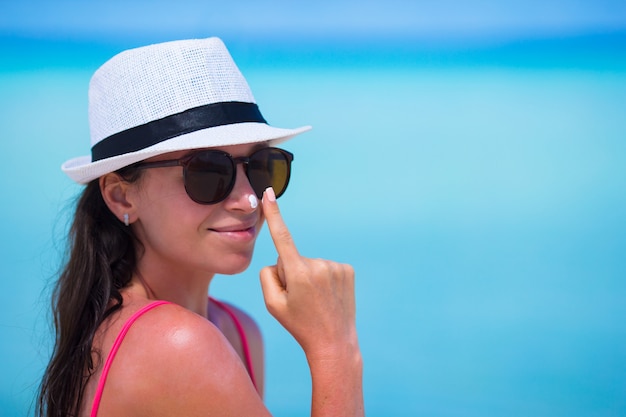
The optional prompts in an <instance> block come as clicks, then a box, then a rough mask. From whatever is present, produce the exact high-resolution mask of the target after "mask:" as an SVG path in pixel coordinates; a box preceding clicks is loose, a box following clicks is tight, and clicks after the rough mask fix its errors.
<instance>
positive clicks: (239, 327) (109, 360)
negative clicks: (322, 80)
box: [91, 297, 258, 417]
mask: <svg viewBox="0 0 626 417" xmlns="http://www.w3.org/2000/svg"><path fill="white" fill-rule="evenodd" d="M209 300H210V301H211V302H212V303H214V304H215V305H216V306H218V307H219V308H220V309H222V310H223V311H224V312H226V314H228V316H229V317H230V319H231V320H232V321H233V323H234V324H235V328H236V329H237V333H239V338H240V339H241V346H242V348H243V355H244V359H245V365H246V368H247V369H248V374H249V375H250V379H251V380H252V384H253V385H254V386H255V388H258V387H257V385H256V379H255V377H254V368H253V367H252V355H251V354H250V347H249V345H248V338H247V337H246V332H245V331H244V328H243V325H242V324H241V322H240V321H239V319H238V318H237V315H236V314H235V313H234V312H233V311H232V309H231V308H229V307H228V306H227V305H226V304H224V303H222V302H220V301H217V300H216V299H214V298H211V297H209ZM163 304H172V303H170V302H169V301H155V302H153V303H150V304H148V305H146V306H144V307H142V308H140V309H139V310H137V311H136V312H135V313H134V314H133V315H132V316H130V318H129V319H128V320H126V323H124V326H123V327H122V330H121V331H120V333H119V334H118V335H117V337H116V338H115V342H113V346H112V347H111V351H110V352H109V355H108V356H107V360H106V362H105V363H104V368H102V374H101V375H100V380H99V381H98V387H97V388H96V394H95V396H94V399H93V406H92V408H91V417H96V416H97V414H98V408H99V407H100V400H101V399H102V392H103V391H104V384H105V382H106V379H107V376H108V375H109V370H110V368H111V365H112V364H113V359H115V355H116V354H117V351H118V350H119V348H120V345H121V344H122V341H123V340H124V337H125V336H126V333H128V331H129V330H130V328H131V326H132V325H133V323H135V321H137V319H138V318H139V317H141V316H142V315H144V314H145V313H147V312H148V311H150V310H152V309H153V308H155V307H158V306H160V305H163Z"/></svg>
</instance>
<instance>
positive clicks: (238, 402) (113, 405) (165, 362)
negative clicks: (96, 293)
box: [102, 304, 267, 416]
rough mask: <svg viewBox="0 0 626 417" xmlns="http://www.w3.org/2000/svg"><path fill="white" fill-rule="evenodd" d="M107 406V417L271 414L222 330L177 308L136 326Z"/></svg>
mask: <svg viewBox="0 0 626 417" xmlns="http://www.w3.org/2000/svg"><path fill="white" fill-rule="evenodd" d="M102 406H106V411H107V412H105V413H103V414H102V415H135V414H136V415H186V416H195V415H206V414H207V413H208V412H209V411H211V412H215V415H267V410H265V408H264V406H263V404H262V401H261V399H260V398H259V396H258V395H257V394H256V391H255V389H254V386H252V384H251V383H250V379H249V377H248V375H247V372H246V370H245V368H244V367H243V366H242V363H241V361H240V360H239V358H238V357H237V354H236V353H235V352H234V350H233V349H232V347H231V346H230V344H229V342H228V341H227V340H226V338H225V337H224V336H223V334H222V333H221V332H220V331H219V329H217V328H216V327H215V326H214V325H213V324H211V323H210V322H209V321H208V320H206V319H205V318H203V317H201V316H199V315H197V314H195V313H193V312H191V311H189V310H186V309H185V308H182V307H180V306H178V305H175V304H166V305H161V306H159V307H158V308H154V309H152V310H150V311H149V312H147V313H145V314H143V315H142V316H141V317H140V319H138V320H137V321H136V322H135V323H134V324H133V326H132V329H131V330H130V331H129V332H128V334H127V336H126V338H125V339H124V341H123V343H122V345H121V346H120V349H119V351H118V354H117V355H116V358H115V361H114V363H113V366H112V367H111V372H110V374H109V377H108V379H107V382H106V385H105V393H104V394H103V403H102ZM102 411H105V410H102Z"/></svg>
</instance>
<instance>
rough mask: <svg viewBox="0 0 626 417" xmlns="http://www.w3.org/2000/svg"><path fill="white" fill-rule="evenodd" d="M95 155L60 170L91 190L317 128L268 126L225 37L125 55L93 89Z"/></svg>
mask: <svg viewBox="0 0 626 417" xmlns="http://www.w3.org/2000/svg"><path fill="white" fill-rule="evenodd" d="M89 126H90V131H91V155H89V156H82V157H78V158H74V159H70V160H69V161H67V162H65V163H64V164H63V165H62V167H61V169H62V170H63V172H65V173H66V174H67V175H68V176H69V177H70V178H71V179H73V180H74V181H76V182H78V183H81V184H85V183H88V182H90V181H92V180H94V179H96V178H98V177H100V176H102V175H104V174H107V173H109V172H113V171H116V170H118V169H120V168H123V167H126V166H128V165H131V164H134V163H135V162H139V161H142V160H144V159H147V158H150V157H153V156H156V155H160V154H164V153H167V152H173V151H179V150H186V149H198V148H207V147H215V146H227V145H238V144H243V143H256V142H269V143H271V144H276V143H279V142H282V141H285V140H287V139H290V138H292V137H294V136H295V135H298V134H300V133H302V132H305V131H307V130H309V129H311V127H310V126H304V127H300V128H297V129H281V128H277V127H272V126H270V125H268V124H267V122H266V121H265V119H264V118H263V116H262V115H261V112H260V111H259V108H258V106H257V105H256V102H255V100H254V97H253V96H252V92H251V91H250V87H249V86H248V83H247V82H246V80H245V78H244V77H243V75H242V74H241V72H240V71H239V69H238V68H237V66H236V65H235V62H234V61H233V59H232V58H231V56H230V54H229V53H228V50H227V49H226V46H224V43H223V42H222V41H221V40H220V39H218V38H208V39H194V40H184V41H174V42H166V43H160V44H155V45H150V46H145V47H141V48H136V49H130V50H127V51H124V52H122V53H120V54H118V55H116V56H114V57H113V58H111V59H110V60H109V61H107V62H106V63H105V64H104V65H102V66H101V67H100V68H99V69H98V70H97V71H96V72H95V74H94V75H93V77H92V78H91V82H90V84H89Z"/></svg>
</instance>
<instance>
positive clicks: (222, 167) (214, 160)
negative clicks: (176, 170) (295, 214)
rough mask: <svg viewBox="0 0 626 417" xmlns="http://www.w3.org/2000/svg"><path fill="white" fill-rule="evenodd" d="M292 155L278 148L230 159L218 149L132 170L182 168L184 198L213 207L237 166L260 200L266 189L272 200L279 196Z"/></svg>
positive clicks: (227, 190) (231, 181)
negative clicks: (271, 194) (273, 193)
mask: <svg viewBox="0 0 626 417" xmlns="http://www.w3.org/2000/svg"><path fill="white" fill-rule="evenodd" d="M291 161H293V154H292V153H291V152H287V151H285V150H283V149H278V148H262V149H259V150H258V151H255V152H254V153H252V154H251V155H250V156H242V157H237V158H234V157H233V156H232V155H230V154H228V153H226V152H224V151H220V150H215V149H211V150H203V151H198V152H194V153H192V154H189V155H187V156H185V157H183V158H181V159H170V160H167V161H155V162H140V163H138V164H135V165H134V166H135V168H139V169H144V168H162V167H173V166H182V167H183V178H184V182H185V191H187V195H189V197H190V198H191V199H192V200H193V201H195V202H196V203H199V204H216V203H219V202H220V201H223V200H224V199H226V197H228V195H229V194H230V192H231V191H232V190H233V187H234V186H235V180H236V178H237V164H244V168H245V173H246V177H248V181H250V185H251V186H252V189H253V190H254V193H255V194H256V196H257V197H258V198H259V199H261V198H262V197H263V192H264V191H265V190H266V189H267V187H272V188H273V189H274V192H275V193H276V197H277V198H278V197H280V196H281V195H283V193H284V192H285V190H286V189H287V184H289V177H290V176H291Z"/></svg>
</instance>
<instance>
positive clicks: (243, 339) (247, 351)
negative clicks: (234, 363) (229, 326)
mask: <svg viewBox="0 0 626 417" xmlns="http://www.w3.org/2000/svg"><path fill="white" fill-rule="evenodd" d="M209 300H210V301H211V302H212V303H214V304H215V305H216V306H218V307H219V308H220V309H222V310H223V311H224V312H226V314H228V316H229V317H230V319H231V320H232V321H233V323H234V324H235V328H236V329H237V333H239V339H240V340H241V347H242V350H243V357H244V359H245V365H246V368H247V369H248V374H249V375H250V379H251V380H252V385H254V387H255V388H256V389H257V390H258V389H259V387H258V386H257V384H256V378H255V376H254V368H253V366H252V355H251V354H250V346H249V344H248V338H247V336H246V332H245V330H244V328H243V325H242V324H241V321H239V319H238V318H237V315H236V314H235V313H234V312H233V310H232V309H231V308H230V307H228V305H226V304H224V303H222V302H221V301H217V300H216V299H215V298H213V297H209Z"/></svg>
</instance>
